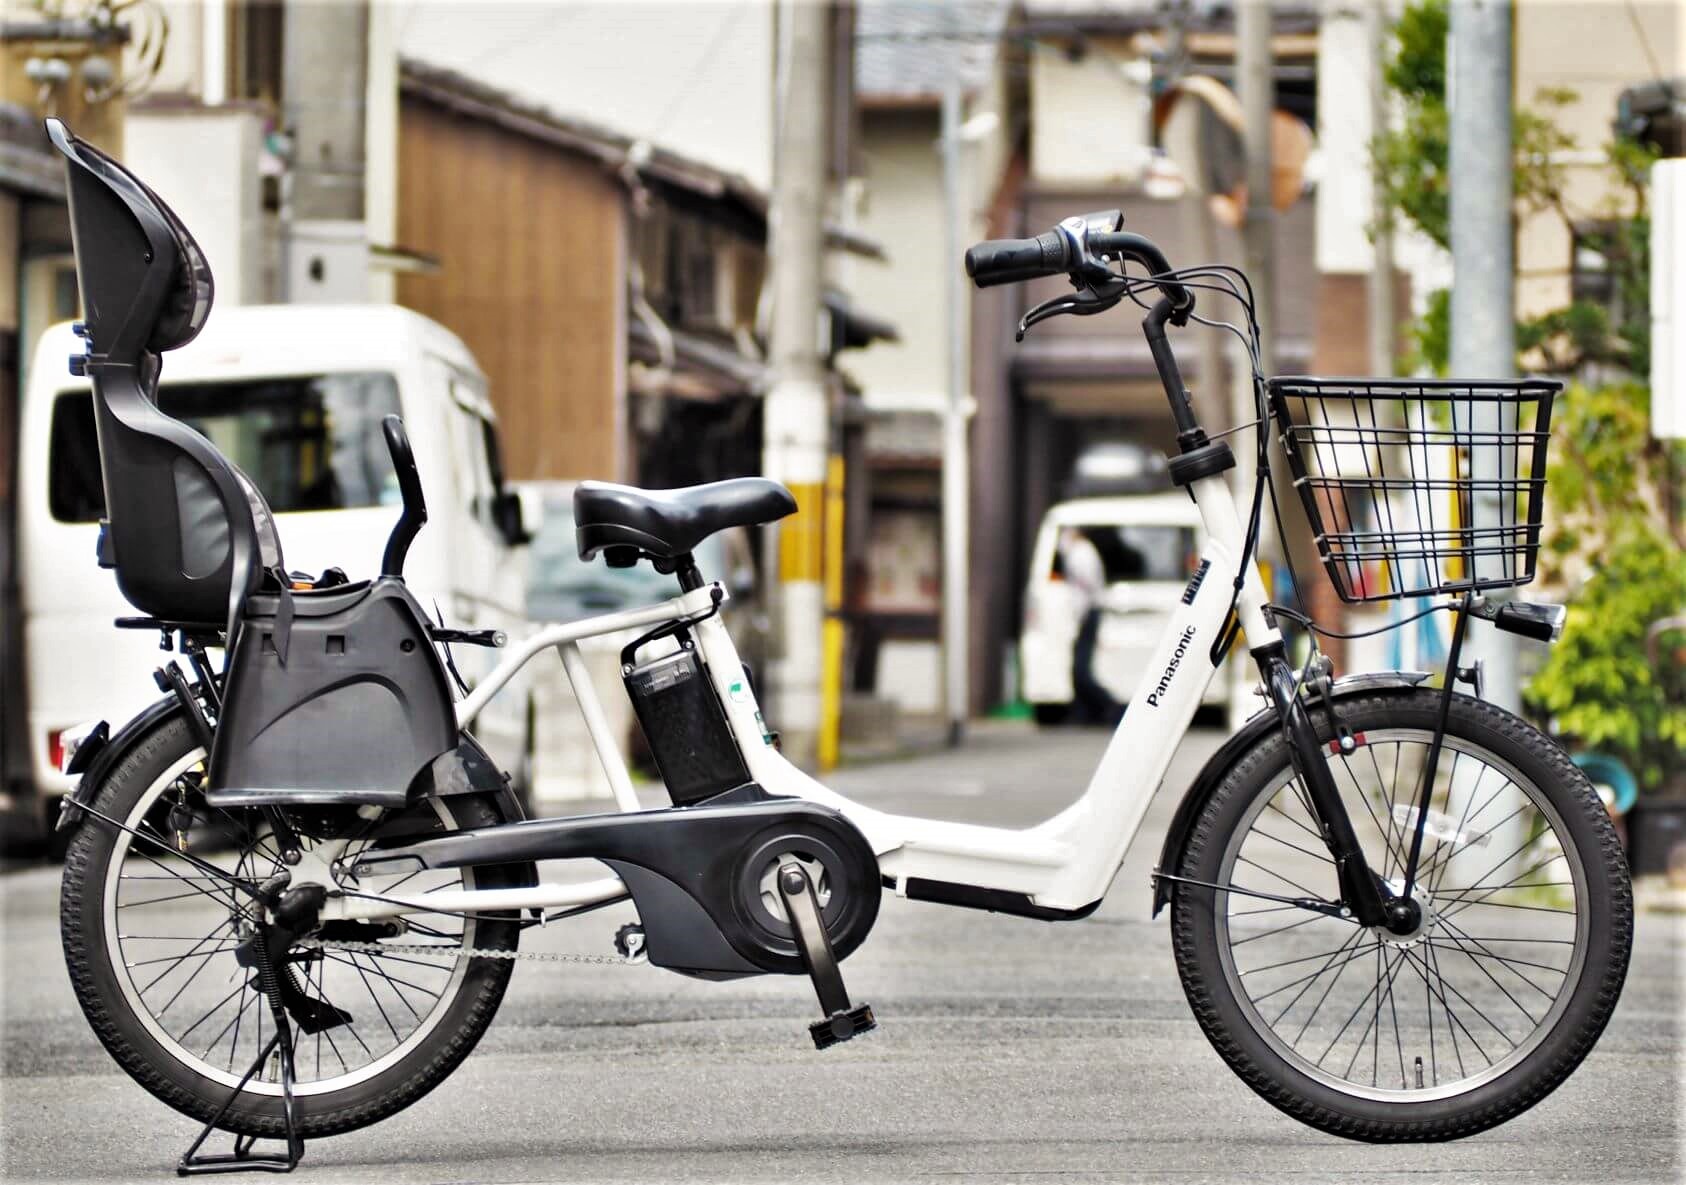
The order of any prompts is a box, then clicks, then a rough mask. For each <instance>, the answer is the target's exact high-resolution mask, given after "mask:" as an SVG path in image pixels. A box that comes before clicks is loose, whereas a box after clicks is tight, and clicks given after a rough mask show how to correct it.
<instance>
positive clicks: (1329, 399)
mask: <svg viewBox="0 0 1686 1185" xmlns="http://www.w3.org/2000/svg"><path fill="white" fill-rule="evenodd" d="M1562 387H1563V384H1561V383H1559V382H1555V381H1551V380H1544V379H1519V380H1515V381H1511V382H1465V381H1459V380H1436V379H1320V378H1300V377H1289V378H1273V379H1271V380H1269V382H1268V383H1267V384H1266V388H1267V390H1268V392H1269V395H1270V403H1271V411H1272V413H1273V414H1274V415H1275V417H1276V421H1277V425H1278V428H1279V430H1280V432H1281V438H1282V446H1283V450H1284V451H1285V452H1286V453H1287V455H1288V467H1289V469H1290V471H1291V472H1292V473H1293V477H1294V485H1295V487H1296V488H1297V489H1298V490H1299V492H1300V500H1301V501H1302V502H1303V503H1304V504H1305V511H1306V516H1307V517H1308V518H1309V519H1310V520H1311V529H1312V532H1313V534H1314V536H1315V537H1316V540H1317V550H1318V552H1319V554H1320V555H1321V556H1322V557H1323V565H1324V567H1325V568H1326V569H1327V570H1328V572H1329V579H1330V580H1331V581H1332V582H1333V583H1334V585H1335V591H1336V592H1337V593H1339V594H1340V597H1341V599H1342V600H1343V601H1346V602H1348V603H1349V604H1354V603H1362V602H1366V601H1385V600H1391V599H1396V598H1402V597H1415V596H1436V595H1440V594H1446V593H1463V592H1480V591H1483V590H1486V589H1496V588H1513V587H1515V586H1517V585H1521V584H1527V583H1528V582H1529V581H1530V580H1532V579H1533V578H1534V563H1535V560H1536V558H1537V556H1538V554H1539V549H1540V512H1541V510H1542V509H1543V504H1544V501H1545V478H1546V441H1547V435H1548V433H1549V431H1550V427H1551V402H1552V398H1553V396H1555V395H1556V394H1557V392H1558V391H1560V390H1562Z"/></svg>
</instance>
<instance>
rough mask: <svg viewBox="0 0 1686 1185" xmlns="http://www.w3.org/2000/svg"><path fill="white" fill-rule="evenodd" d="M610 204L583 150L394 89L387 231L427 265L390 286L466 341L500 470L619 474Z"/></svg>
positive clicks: (620, 404) (621, 249)
mask: <svg viewBox="0 0 1686 1185" xmlns="http://www.w3.org/2000/svg"><path fill="white" fill-rule="evenodd" d="M624 209H625V207H624V197H623V194H622V191H621V189H620V187H619V185H618V184H617V183H616V182H615V181H614V180H613V179H611V178H610V177H608V176H607V175H606V174H605V173H604V171H603V169H602V167H601V166H600V165H598V164H596V163H595V162H592V161H588V160H586V159H584V158H582V157H580V156H577V155H575V154H573V153H570V152H567V151H565V150H564V149H561V148H558V147H556V146H555V145H552V144H546V143H543V142H540V141H538V140H535V139H532V138H529V137H526V136H523V135H520V134H518V133H516V132H512V131H509V130H507V129H504V128H501V127H498V126H496V125H494V124H491V123H487V122H484V121H481V120H477V119H473V118H471V117H468V116H464V115H459V114H456V113H453V112H450V111H447V110H445V109H443V108H441V107H439V106H437V105H435V104H433V103H431V102H428V101H427V100H425V99H422V98H419V97H416V96H412V95H405V96H404V98H403V100H402V105H401V107H400V111H399V138H398V243H399V244H400V245H402V246H403V247H405V248H407V249H409V250H412V251H419V252H424V253H426V254H429V255H433V256H436V257H437V258H438V259H439V261H440V268H439V270H438V271H437V272H433V273H405V274H402V275H400V277H399V280H398V302H399V303H400V304H403V305H405V306H407V307H409V308H412V309H415V310H416V311H417V312H420V313H424V314H426V315H427V316H429V317H432V318H433V319H434V320H436V321H438V322H440V323H441V324H443V325H445V326H446V327H448V328H449V329H451V330H452V331H453V332H455V333H456V334H457V335H458V336H459V337H461V338H462V339H463V341H464V342H466V343H467V344H468V347H469V349H470V350H472V351H473V352H474V356H475V357H476V358H477V359H478V360H479V362H480V365H481V367H482V368H483V369H484V370H485V372H486V375H487V377H488V379H489V380H490V382H491V397H492V403H493V405H494V406H495V407H496V408H497V412H498V417H499V420H500V421H501V423H502V425H503V445H504V454H505V464H506V468H507V470H508V474H509V476H510V477H511V478H515V479H528V478H587V477H595V478H607V479H617V478H623V477H624V476H625V475H626V472H627V460H626V454H627V449H626V439H625V438H626V433H625V427H624V419H625V410H624V409H625V407H626V401H625V399H624V397H623V396H624V386H625V324H624V305H625V292H626V282H625V272H626V268H625V234H624V227H623V218H624Z"/></svg>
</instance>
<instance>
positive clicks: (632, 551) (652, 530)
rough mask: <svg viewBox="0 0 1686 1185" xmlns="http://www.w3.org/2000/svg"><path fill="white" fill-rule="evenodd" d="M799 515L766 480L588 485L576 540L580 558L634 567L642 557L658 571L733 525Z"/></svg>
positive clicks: (580, 489)
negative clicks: (673, 486)
mask: <svg viewBox="0 0 1686 1185" xmlns="http://www.w3.org/2000/svg"><path fill="white" fill-rule="evenodd" d="M794 513H796V499H795V498H794V497H792V496H791V493H790V491H789V490H787V489H785V488H784V487H783V486H782V485H780V484H779V483H778V482H776V481H770V480H768V479H767V478H765V477H734V478H732V479H730V480H729V481H715V482H709V483H708V484H706V485H700V486H686V487H685V488H684V489H678V490H640V489H636V488H634V487H632V486H618V485H610V484H609V483H608V482H603V481H582V482H580V484H579V485H578V486H577V487H575V489H574V536H575V541H576V542H577V543H578V544H579V549H580V558H581V559H583V560H589V559H591V558H592V557H593V556H595V555H596V554H597V553H598V552H600V551H601V552H603V553H604V555H603V558H604V560H605V561H606V562H607V563H608V564H609V566H610V567H615V568H625V567H631V566H632V565H633V564H635V563H637V562H638V559H639V558H640V557H641V556H642V557H646V558H649V559H652V560H655V561H656V563H657V565H658V567H662V568H663V569H664V570H671V569H670V568H668V567H667V565H670V564H671V563H672V562H673V561H676V560H682V559H683V558H684V557H685V556H688V555H690V554H691V552H692V551H693V550H694V549H695V548H696V546H697V544H699V543H701V542H702V541H703V540H704V539H706V538H708V536H710V535H712V534H714V533H715V532H716V531H723V530H725V529H726V528H727V527H748V526H754V525H756V524H758V523H770V522H774V521H776V520H778V519H781V518H783V517H785V515H787V514H794Z"/></svg>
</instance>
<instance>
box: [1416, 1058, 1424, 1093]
mask: <svg viewBox="0 0 1686 1185" xmlns="http://www.w3.org/2000/svg"><path fill="white" fill-rule="evenodd" d="M1415 1060H1416V1064H1417V1089H1418V1090H1421V1089H1422V1088H1423V1059H1422V1055H1421V1054H1418V1055H1417V1057H1416V1059H1415Z"/></svg>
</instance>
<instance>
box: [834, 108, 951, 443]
mask: <svg viewBox="0 0 1686 1185" xmlns="http://www.w3.org/2000/svg"><path fill="white" fill-rule="evenodd" d="M939 126H940V119H939V116H938V113H937V111H936V110H935V109H934V108H924V109H920V110H913V111H897V112H893V113H889V112H885V113H868V114H867V115H865V116H864V117H863V119H862V121H861V133H862V134H861V140H860V152H861V160H862V163H863V165H864V176H863V178H862V180H863V182H864V184H865V194H864V197H863V199H862V201H861V204H860V206H859V208H858V211H857V221H856V229H858V230H859V231H860V233H861V234H863V235H865V236H866V237H867V238H869V239H871V240H873V241H874V242H876V243H878V244H880V245H882V246H883V248H884V249H885V251H886V252H888V254H889V259H888V260H887V261H884V262H876V261H872V260H863V261H861V262H860V263H859V264H858V265H853V263H851V266H850V268H849V276H848V285H849V293H850V296H851V297H852V298H853V300H854V301H855V302H856V303H857V304H858V305H859V306H860V307H861V308H862V309H864V310H865V311H867V312H868V313H871V314H872V315H873V316H875V317H885V318H888V319H889V320H890V321H891V322H893V323H894V324H895V326H896V329H897V331H898V332H899V333H900V335H901V340H900V341H897V342H875V343H874V344H873V345H872V346H870V347H868V348H867V349H865V350H859V351H855V352H852V353H850V354H846V355H844V358H843V365H844V368H845V369H847V370H848V372H849V373H850V374H851V375H852V376H853V377H854V378H855V380H856V381H857V382H858V383H860V385H861V391H862V396H863V398H864V399H865V400H866V403H867V406H869V407H872V406H879V407H911V406H919V405H923V406H927V407H929V408H930V409H931V410H932V411H940V410H941V408H942V407H943V405H944V401H945V400H946V398H947V395H946V392H947V390H948V345H947V343H948V309H947V303H946V301H947V289H946V286H945V283H944V281H945V280H946V278H947V272H946V271H945V267H946V265H947V264H948V262H949V261H948V259H947V254H948V240H947V238H946V235H947V230H946V227H945V223H944V211H943V174H942V158H941V156H940V155H939V153H938V151H937V133H938V129H939Z"/></svg>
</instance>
